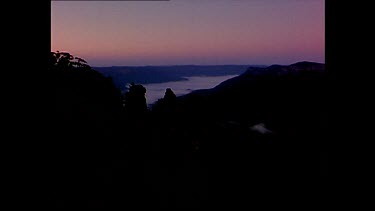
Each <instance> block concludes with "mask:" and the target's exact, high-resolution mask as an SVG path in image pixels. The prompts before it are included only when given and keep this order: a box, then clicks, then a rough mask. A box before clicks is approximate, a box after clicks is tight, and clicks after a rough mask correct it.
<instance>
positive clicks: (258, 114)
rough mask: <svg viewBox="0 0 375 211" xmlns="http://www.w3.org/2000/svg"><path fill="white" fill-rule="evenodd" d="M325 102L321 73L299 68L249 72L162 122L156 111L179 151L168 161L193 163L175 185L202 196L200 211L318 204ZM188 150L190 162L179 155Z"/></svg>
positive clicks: (200, 94) (181, 103)
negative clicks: (189, 174) (203, 209)
mask: <svg viewBox="0 0 375 211" xmlns="http://www.w3.org/2000/svg"><path fill="white" fill-rule="evenodd" d="M325 94H326V78H325V71H324V65H323V64H317V63H309V62H302V63H296V64H292V65H289V66H279V65H274V66H270V67H268V68H249V70H248V71H247V72H246V73H244V74H242V75H240V76H238V77H236V78H233V79H230V80H228V81H225V82H223V83H222V84H220V85H219V86H217V87H215V88H213V89H210V90H201V91H196V92H193V93H191V94H188V95H186V96H183V97H179V98H178V99H177V101H176V103H175V105H176V106H175V107H174V111H173V112H170V113H169V114H168V112H167V111H163V109H161V108H158V107H156V108H157V109H155V111H157V110H161V113H163V112H164V116H163V118H162V119H163V121H165V122H164V123H161V122H159V123H158V125H159V126H160V125H163V124H164V125H169V127H171V129H172V131H174V134H175V135H174V136H175V137H174V138H171V140H170V142H172V143H173V142H179V144H180V145H181V146H179V148H178V147H176V148H175V149H174V150H178V149H180V150H181V151H180V153H178V152H177V153H176V155H175V158H174V159H175V160H178V159H177V158H178V157H180V158H179V159H180V160H184V159H185V158H186V157H185V158H181V156H182V155H183V154H184V152H185V156H187V157H189V159H187V160H194V162H198V163H199V165H198V166H199V167H197V166H195V167H194V168H193V169H195V171H193V170H192V171H190V172H195V174H193V175H194V176H192V177H191V178H189V179H188V178H186V177H185V176H183V175H182V176H181V179H182V178H184V179H186V180H190V181H191V180H193V181H195V182H194V184H202V186H203V187H205V188H206V189H204V190H205V191H206V192H204V191H200V192H199V193H200V194H203V193H205V194H203V196H202V195H199V194H197V195H196V196H197V197H198V196H200V197H201V200H202V201H203V202H206V204H204V203H203V204H204V205H207V206H209V207H210V206H217V207H226V208H228V209H230V208H234V207H243V206H245V207H247V208H249V209H251V208H255V207H259V206H260V207H262V206H263V207H271V208H275V207H289V208H292V207H298V206H301V207H304V208H306V209H307V208H312V207H314V206H317V205H318V201H319V195H318V193H319V192H318V191H319V161H320V160H319V156H320V154H319V152H320V151H319V145H320V144H321V143H323V144H324V142H323V140H322V139H323V136H322V133H323V129H324V125H323V123H324V116H325V107H326V105H325V104H324V103H325ZM172 107H173V106H172ZM168 118H169V119H168ZM160 119H161V117H160ZM264 127H265V128H264ZM156 128H158V127H156ZM165 128H168V126H165ZM183 143H184V144H183ZM189 145H190V147H191V150H192V152H193V153H192V154H190V155H189V154H186V151H184V150H182V149H187V147H183V146H189ZM185 160H186V159H185ZM191 162H193V161H191ZM187 163H190V162H187ZM197 169H199V170H197ZM203 172H205V173H203ZM190 187H194V185H191V186H190ZM188 189H189V188H188ZM190 191H191V192H194V190H190ZM202 206H203V205H202Z"/></svg>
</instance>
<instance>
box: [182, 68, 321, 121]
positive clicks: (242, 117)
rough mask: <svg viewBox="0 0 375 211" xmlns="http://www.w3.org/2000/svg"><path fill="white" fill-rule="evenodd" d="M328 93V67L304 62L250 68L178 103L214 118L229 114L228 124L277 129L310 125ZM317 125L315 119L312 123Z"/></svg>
mask: <svg viewBox="0 0 375 211" xmlns="http://www.w3.org/2000/svg"><path fill="white" fill-rule="evenodd" d="M325 90H326V77H325V64H321V63H314V62H305V61H304V62H298V63H295V64H291V65H271V66H269V67H266V68H258V67H255V68H254V67H249V68H248V70H247V71H246V72H244V73H243V74H241V75H239V76H237V77H234V78H231V79H228V80H226V81H224V82H222V83H220V84H219V85H217V86H216V87H214V88H212V89H205V90H196V91H193V92H191V93H189V94H186V95H183V96H180V97H178V101H179V102H180V105H181V106H182V107H184V109H187V110H190V112H193V113H200V114H202V115H209V116H211V118H215V117H217V116H224V115H225V116H227V117H225V118H228V121H229V120H236V121H245V122H247V121H251V123H250V122H248V124H256V123H259V122H268V123H269V124H271V123H270V122H272V124H274V125H277V126H275V127H282V125H283V124H285V125H289V126H290V125H292V124H293V125H294V126H295V125H297V126H299V125H298V123H297V122H298V121H301V122H303V123H306V121H307V120H309V119H310V120H311V119H314V118H317V117H312V116H313V114H314V113H315V112H317V111H318V110H319V111H320V109H321V108H322V104H321V103H322V99H323V95H324V93H325ZM224 111H225V112H224ZM306 111H309V112H310V113H309V112H307V113H308V114H309V115H307V114H306ZM301 114H303V115H304V116H303V115H301ZM310 114H311V115H310ZM304 117H305V119H303V118H304ZM301 118H302V120H301ZM297 119H298V120H297ZM279 121H280V122H281V123H280V124H279ZM289 121H290V122H289ZM291 122H292V123H291ZM316 122H317V120H316V119H314V120H311V121H310V122H309V123H308V124H310V123H316ZM306 124H307V123H306ZM301 125H302V123H301ZM294 126H293V127H294ZM297 126H296V127H297ZM290 127H291V126H290Z"/></svg>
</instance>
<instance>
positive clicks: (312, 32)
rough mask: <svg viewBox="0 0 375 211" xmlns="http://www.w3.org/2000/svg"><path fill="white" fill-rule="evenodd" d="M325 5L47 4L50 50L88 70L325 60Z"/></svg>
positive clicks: (209, 1) (188, 0)
mask: <svg viewBox="0 0 375 211" xmlns="http://www.w3.org/2000/svg"><path fill="white" fill-rule="evenodd" d="M324 14H325V12H324V0H170V1H156V2H152V1H138V2H136V1H52V11H51V17H52V26H51V30H52V46H51V47H52V51H56V50H60V51H67V52H70V53H72V54H73V55H75V56H78V57H81V58H84V59H85V60H87V61H88V63H89V64H90V65H91V66H119V65H183V64H201V65H209V64H264V65H271V64H291V63H294V62H298V61H303V60H307V61H315V62H324V61H325V59H324V58H325V55H324V51H325V47H324V46H325V43H324V36H325V35H324V27H325V26H324V19H325V18H324Z"/></svg>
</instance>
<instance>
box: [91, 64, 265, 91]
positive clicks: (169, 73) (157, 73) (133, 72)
mask: <svg viewBox="0 0 375 211" xmlns="http://www.w3.org/2000/svg"><path fill="white" fill-rule="evenodd" d="M254 66H257V65H254ZM258 66H260V65H258ZM248 67H249V65H181V66H140V67H132V66H120V67H116V66H114V67H94V69H95V70H97V71H99V72H101V73H102V74H104V75H106V76H111V77H112V78H113V80H114V82H115V84H116V86H117V87H119V88H120V89H122V90H124V89H125V85H126V84H127V83H131V82H134V83H138V84H148V83H164V82H168V81H181V80H186V78H185V77H191V76H223V75H235V74H241V73H243V72H245V71H246V69H247V68H248Z"/></svg>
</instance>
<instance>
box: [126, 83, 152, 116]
mask: <svg viewBox="0 0 375 211" xmlns="http://www.w3.org/2000/svg"><path fill="white" fill-rule="evenodd" d="M145 94H146V88H145V87H144V86H142V85H140V84H137V85H136V84H134V83H131V85H130V87H129V91H128V92H126V93H125V111H126V112H127V113H128V114H131V115H136V114H140V113H144V112H146V111H147V103H146V97H145Z"/></svg>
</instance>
